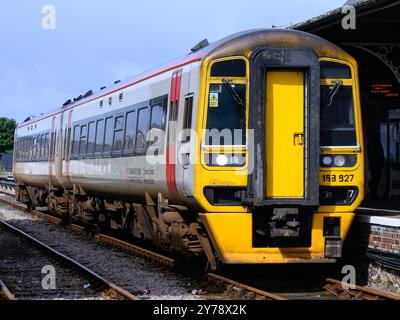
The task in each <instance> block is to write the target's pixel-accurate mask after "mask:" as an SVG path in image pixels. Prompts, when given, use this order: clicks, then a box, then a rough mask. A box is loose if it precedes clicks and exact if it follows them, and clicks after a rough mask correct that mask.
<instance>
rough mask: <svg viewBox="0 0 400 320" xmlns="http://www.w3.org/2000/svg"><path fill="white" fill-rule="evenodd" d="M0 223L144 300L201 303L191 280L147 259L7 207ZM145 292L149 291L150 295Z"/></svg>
mask: <svg viewBox="0 0 400 320" xmlns="http://www.w3.org/2000/svg"><path fill="white" fill-rule="evenodd" d="M0 219H2V220H4V221H7V222H9V223H10V224H12V225H14V226H16V227H17V228H20V229H21V230H23V231H25V232H27V233H28V234H30V235H32V236H33V237H35V238H36V239H38V240H40V241H42V242H44V243H46V244H47V245H49V246H50V247H52V248H54V249H56V250H57V251H59V252H61V253H63V254H65V255H67V256H69V257H71V258H73V259H75V260H76V261H78V262H80V263H81V264H83V265H85V266H86V267H88V268H89V269H91V270H93V271H94V272H96V273H98V274H99V275H101V276H103V277H104V278H106V279H108V280H109V281H112V282H113V283H115V284H116V285H118V286H120V287H122V288H124V289H126V290H127V291H129V292H130V293H132V294H135V295H138V296H140V297H142V298H143V299H152V300H153V299H159V300H166V299H168V300H169V299H175V300H187V299H190V300H195V299H196V300H197V299H202V297H201V296H199V295H196V294H192V291H193V290H194V289H196V288H197V285H196V283H194V281H193V280H192V279H190V278H186V277H184V276H181V275H179V274H176V273H174V272H173V271H171V270H169V269H168V268H166V267H164V266H162V265H160V264H158V263H155V262H153V261H151V260H150V259H146V258H143V257H140V256H136V255H134V254H132V253H125V252H123V251H121V250H118V249H117V248H112V247H108V246H105V245H102V244H101V243H97V242H96V241H94V240H92V239H90V238H89V237H88V236H87V235H85V234H82V235H81V234H78V233H75V232H72V231H71V230H68V229H66V228H64V227H61V226H57V225H54V224H51V223H48V222H46V221H44V220H41V219H38V218H36V217H32V216H31V215H30V214H28V213H24V212H21V211H19V210H16V209H14V208H12V207H11V206H8V205H4V204H0ZM146 289H150V293H149V290H146ZM146 291H147V293H146Z"/></svg>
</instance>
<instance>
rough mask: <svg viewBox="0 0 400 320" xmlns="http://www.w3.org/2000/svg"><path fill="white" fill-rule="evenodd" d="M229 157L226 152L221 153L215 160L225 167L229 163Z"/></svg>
mask: <svg viewBox="0 0 400 320" xmlns="http://www.w3.org/2000/svg"><path fill="white" fill-rule="evenodd" d="M228 160H229V159H228V157H227V156H226V155H224V154H219V155H218V156H217V157H216V158H215V161H216V162H217V165H219V166H221V167H223V166H226V165H227V164H228Z"/></svg>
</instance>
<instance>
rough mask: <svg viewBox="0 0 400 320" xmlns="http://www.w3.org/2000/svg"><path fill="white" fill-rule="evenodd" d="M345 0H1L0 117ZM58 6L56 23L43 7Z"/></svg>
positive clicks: (48, 105)
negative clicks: (48, 26)
mask: <svg viewBox="0 0 400 320" xmlns="http://www.w3.org/2000/svg"><path fill="white" fill-rule="evenodd" d="M344 2H345V1H344V0H324V1H319V0H302V1H297V0H278V1H271V0H246V1H243V0H241V1H237V0H203V1H196V2H195V1H190V0H186V1H184V0H146V1H144V0H142V1H136V0H113V1H99V0H97V1H95V0H85V1H82V0H81V1H78V0H47V1H41V0H0V48H1V54H0V57H1V59H0V88H1V95H0V117H4V116H5V117H11V118H14V119H16V120H17V121H18V122H21V121H23V120H24V119H25V118H26V117H28V116H29V115H39V114H40V113H45V112H48V111H50V110H53V109H56V108H58V107H59V106H60V105H61V104H62V103H63V102H64V101H66V100H68V99H69V98H72V97H74V96H78V95H79V94H81V93H84V92H86V91H88V90H89V89H93V91H97V90H98V89H99V88H100V87H102V86H103V85H108V84H110V83H112V82H114V81H115V80H118V79H121V80H123V79H125V78H129V77H131V76H133V75H135V74H137V73H140V72H142V71H145V70H146V69H149V68H152V67H154V66H157V65H159V64H161V63H163V62H166V61H169V60H171V59H174V58H176V57H179V56H181V55H183V54H186V53H187V52H188V51H189V50H190V48H191V47H193V46H194V45H195V44H196V43H197V42H199V41H200V40H202V39H204V38H208V40H209V41H215V40H218V39H220V38H222V37H224V36H227V35H229V34H232V33H235V32H239V31H243V30H246V29H252V28H269V27H271V26H272V25H275V26H287V25H289V24H291V23H297V22H301V21H304V20H306V19H309V18H311V17H314V16H317V15H319V14H321V13H324V12H326V11H328V10H331V9H335V8H338V7H340V6H341V5H343V3H344ZM48 4H50V5H52V6H54V8H55V9H56V28H55V30H45V29H43V28H42V18H43V14H42V8H43V6H44V5H48Z"/></svg>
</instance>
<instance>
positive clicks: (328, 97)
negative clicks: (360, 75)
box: [322, 80, 343, 107]
mask: <svg viewBox="0 0 400 320" xmlns="http://www.w3.org/2000/svg"><path fill="white" fill-rule="evenodd" d="M342 85H343V81H342V80H337V81H336V84H335V85H334V86H333V88H332V89H331V90H330V91H329V93H328V94H327V95H326V97H325V98H324V101H323V102H322V105H323V106H325V107H329V106H330V105H332V103H333V99H334V98H335V96H336V94H337V93H338V92H339V90H340V87H341V86H342Z"/></svg>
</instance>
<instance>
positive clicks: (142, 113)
mask: <svg viewBox="0 0 400 320" xmlns="http://www.w3.org/2000/svg"><path fill="white" fill-rule="evenodd" d="M147 114H148V108H143V109H140V110H139V112H138V124H137V133H136V150H143V149H145V148H146V136H147V130H148V116H147Z"/></svg>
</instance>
